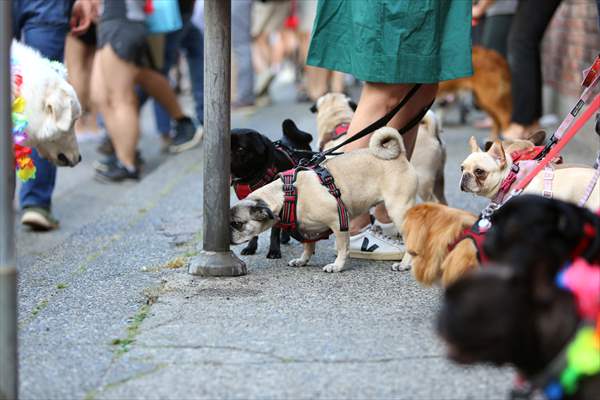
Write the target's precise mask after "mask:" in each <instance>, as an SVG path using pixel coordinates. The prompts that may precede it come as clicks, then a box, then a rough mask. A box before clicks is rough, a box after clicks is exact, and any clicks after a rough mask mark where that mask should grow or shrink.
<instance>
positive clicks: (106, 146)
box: [96, 134, 115, 156]
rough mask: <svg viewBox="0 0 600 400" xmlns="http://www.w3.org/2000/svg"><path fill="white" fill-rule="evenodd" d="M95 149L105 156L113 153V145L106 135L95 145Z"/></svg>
mask: <svg viewBox="0 0 600 400" xmlns="http://www.w3.org/2000/svg"><path fill="white" fill-rule="evenodd" d="M96 151H98V153H100V154H104V155H105V156H110V155H113V154H115V148H114V147H113V144H112V141H111V140H110V137H109V136H108V135H106V134H105V135H104V138H103V139H102V142H100V144H99V145H98V147H96Z"/></svg>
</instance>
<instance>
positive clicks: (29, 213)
mask: <svg viewBox="0 0 600 400" xmlns="http://www.w3.org/2000/svg"><path fill="white" fill-rule="evenodd" d="M21 223H22V224H23V225H27V226H28V227H30V228H31V229H33V230H34V231H51V230H53V229H56V228H58V225H59V222H58V220H57V219H56V218H54V216H53V215H52V213H51V212H50V210H49V209H47V208H43V207H25V209H24V210H23V216H22V217H21Z"/></svg>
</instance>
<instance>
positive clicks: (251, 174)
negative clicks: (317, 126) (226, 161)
mask: <svg viewBox="0 0 600 400" xmlns="http://www.w3.org/2000/svg"><path fill="white" fill-rule="evenodd" d="M281 128H282V131H283V136H282V138H281V139H280V140H278V141H277V142H272V141H271V140H270V139H269V138H267V137H266V136H264V135H262V134H260V133H259V132H257V131H255V130H253V129H232V130H231V175H232V178H233V179H232V183H233V185H234V188H235V189H236V193H237V194H238V197H240V198H243V197H245V195H247V194H248V192H251V191H254V190H256V189H258V188H259V187H262V186H264V185H266V184H268V183H270V182H271V181H273V180H275V179H277V177H278V174H279V173H280V172H283V171H286V170H288V169H291V168H294V167H295V166H297V165H298V162H299V161H300V160H301V159H303V158H310V157H311V155H312V154H313V153H312V151H311V147H310V142H311V141H312V139H313V138H312V135H310V134H309V133H306V132H303V131H301V130H300V129H298V127H297V126H296V124H295V123H294V122H293V121H292V120H290V119H286V120H285V121H283V123H282V126H281ZM244 191H245V192H246V193H244ZM280 232H281V230H280V229H279V228H275V227H274V228H272V229H271V243H270V246H269V252H268V253H267V258H281V246H280V243H288V242H289V241H290V235H289V233H288V232H283V233H282V235H281V241H280ZM257 247H258V237H254V238H253V239H252V240H250V242H248V245H247V246H246V247H245V248H244V249H243V250H242V254H244V255H249V254H255V253H256V249H257Z"/></svg>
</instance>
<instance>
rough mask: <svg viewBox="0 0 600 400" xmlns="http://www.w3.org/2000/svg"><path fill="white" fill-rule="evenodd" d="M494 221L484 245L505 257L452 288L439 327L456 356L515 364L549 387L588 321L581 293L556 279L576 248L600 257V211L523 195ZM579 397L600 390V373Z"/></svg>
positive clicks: (593, 395)
mask: <svg viewBox="0 0 600 400" xmlns="http://www.w3.org/2000/svg"><path fill="white" fill-rule="evenodd" d="M492 226H493V228H492V229H491V230H490V231H489V233H488V236H487V238H486V241H485V244H484V247H485V250H486V252H487V253H488V255H489V256H490V258H491V259H492V260H495V261H503V262H505V263H506V264H496V265H489V266H487V267H485V268H484V269H481V270H479V271H477V272H475V273H473V274H470V275H468V276H465V277H464V278H463V279H460V280H459V281H457V282H456V283H454V284H453V285H451V286H449V287H448V288H447V289H446V292H445V294H444V303H443V307H442V310H441V311H440V313H439V316H438V325H437V329H438V333H439V334H440V335H441V336H442V337H443V338H444V339H445V341H446V342H447V344H448V356H449V357H450V358H451V359H453V360H455V361H457V362H460V363H466V364H471V363H478V362H486V363H492V364H495V365H505V364H511V365H513V366H515V367H516V368H517V369H518V370H519V372H520V373H521V374H522V375H523V376H524V377H525V378H526V379H527V380H528V381H529V382H531V383H532V384H533V385H534V387H538V388H543V387H544V386H545V385H546V383H547V382H546V380H547V379H548V378H549V377H550V376H549V370H550V369H551V368H552V367H553V366H556V365H557V361H556V360H557V359H559V357H560V356H561V352H562V351H563V350H564V348H565V346H567V344H568V343H569V342H570V341H571V340H572V339H573V337H574V335H575V334H576V332H577V330H578V328H579V326H580V324H581V317H580V316H579V315H578V312H577V305H576V301H575V297H574V295H573V294H572V293H571V292H570V291H568V290H564V289H561V288H559V287H558V286H557V285H556V284H555V278H556V274H557V273H558V272H559V271H560V269H561V268H562V267H563V266H564V264H565V263H566V262H568V261H570V260H571V259H572V258H573V257H575V256H583V257H584V258H586V259H587V260H588V261H589V262H592V261H593V260H598V257H599V256H600V246H599V243H598V240H599V238H598V236H600V235H598V234H597V233H594V231H595V232H600V217H598V216H596V215H594V214H593V213H591V212H590V211H589V210H587V209H583V208H579V207H577V206H575V205H572V204H569V203H565V202H561V201H557V200H550V199H544V198H542V197H539V196H526V195H523V196H520V197H518V198H515V199H513V200H511V201H510V202H508V203H507V204H505V205H504V206H503V207H502V208H501V209H500V210H498V211H497V212H496V213H495V214H494V217H493V225H492ZM507 265H510V266H507ZM599 290H600V288H599ZM554 372H556V371H554ZM558 372H560V370H559V371H558ZM513 395H514V396H516V395H522V393H513ZM565 398H569V396H566V397H565ZM572 398H582V399H597V398H600V376H598V375H595V376H592V377H586V378H583V379H581V380H580V381H579V383H578V390H577V392H576V393H575V395H574V396H573V397H572Z"/></svg>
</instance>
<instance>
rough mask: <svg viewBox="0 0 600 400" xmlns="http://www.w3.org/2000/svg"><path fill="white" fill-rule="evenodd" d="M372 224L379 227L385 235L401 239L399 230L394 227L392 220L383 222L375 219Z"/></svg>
mask: <svg viewBox="0 0 600 400" xmlns="http://www.w3.org/2000/svg"><path fill="white" fill-rule="evenodd" d="M373 226H374V227H379V228H381V232H382V233H383V234H384V235H385V236H389V237H391V238H392V239H395V240H402V236H401V235H400V231H399V230H398V228H396V225H395V224H394V223H393V222H390V223H389V224H384V223H383V222H379V221H377V220H375V222H373Z"/></svg>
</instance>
